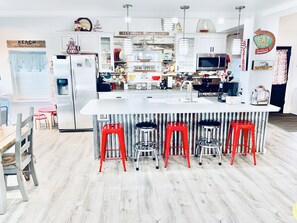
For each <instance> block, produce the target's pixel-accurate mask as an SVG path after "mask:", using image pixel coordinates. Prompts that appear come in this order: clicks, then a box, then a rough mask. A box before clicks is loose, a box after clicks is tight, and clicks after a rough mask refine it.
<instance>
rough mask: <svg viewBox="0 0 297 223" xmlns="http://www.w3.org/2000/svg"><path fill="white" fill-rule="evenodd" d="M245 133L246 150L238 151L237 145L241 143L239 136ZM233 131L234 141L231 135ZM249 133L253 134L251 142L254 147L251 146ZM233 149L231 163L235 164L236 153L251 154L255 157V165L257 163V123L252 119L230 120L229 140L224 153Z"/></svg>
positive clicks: (244, 144) (244, 143)
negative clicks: (251, 120)
mask: <svg viewBox="0 0 297 223" xmlns="http://www.w3.org/2000/svg"><path fill="white" fill-rule="evenodd" d="M241 132H242V133H243V134H242V135H243V147H244V152H243V153H242V152H237V147H238V146H241V145H239V136H240V133H241ZM232 133H233V139H232V141H233V143H232V145H231V146H230V143H231V135H232ZM249 134H250V135H251V143H252V147H250V146H249ZM228 150H231V161H230V164H231V165H233V163H234V159H235V154H244V155H247V154H251V155H252V156H253V159H254V165H256V140H255V125H254V123H252V122H250V121H244V120H234V121H231V122H230V128H229V131H228V136H227V141H226V148H225V150H224V155H226V153H227V151H228Z"/></svg>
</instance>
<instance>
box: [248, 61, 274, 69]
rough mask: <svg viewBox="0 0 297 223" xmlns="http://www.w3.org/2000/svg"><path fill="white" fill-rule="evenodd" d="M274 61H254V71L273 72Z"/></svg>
mask: <svg viewBox="0 0 297 223" xmlns="http://www.w3.org/2000/svg"><path fill="white" fill-rule="evenodd" d="M272 69H273V60H253V62H252V70H272Z"/></svg>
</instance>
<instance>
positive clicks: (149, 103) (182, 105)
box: [81, 98, 278, 159]
mask: <svg viewBox="0 0 297 223" xmlns="http://www.w3.org/2000/svg"><path fill="white" fill-rule="evenodd" d="M269 111H278V107H275V106H272V105H268V106H252V105H245V104H240V105H227V104H225V103H219V102H215V101H212V100H208V99H206V98H198V99H197V98H196V99H195V101H194V102H186V101H183V100H182V99H176V98H174V99H170V98H169V99H94V100H91V101H89V102H88V103H87V104H86V105H85V106H84V108H83V109H82V110H81V113H82V114H84V115H92V116H93V125H94V129H93V131H94V138H93V139H94V156H95V159H98V158H99V149H100V131H101V128H102V127H103V125H104V124H106V123H120V124H123V125H124V129H125V143H126V149H127V156H128V157H134V149H133V145H134V144H135V143H136V141H138V140H139V138H138V137H139V135H138V133H137V131H135V125H136V124H137V123H138V122H143V121H152V122H154V123H156V124H157V126H158V131H157V134H156V135H153V136H152V137H153V140H155V141H156V142H157V143H158V145H159V154H163V149H164V148H163V147H164V139H165V128H166V123H167V122H172V121H182V122H186V123H187V124H188V131H189V148H190V154H191V155H193V154H194V149H195V146H196V145H195V142H196V140H197V139H199V138H200V137H205V136H204V134H205V132H204V131H202V130H201V128H200V126H199V125H198V123H199V121H201V120H204V119H211V120H215V121H220V122H221V127H220V128H219V129H218V130H216V131H215V132H214V135H215V137H216V138H217V139H218V140H220V141H221V142H222V145H223V146H224V145H225V143H226V138H227V132H228V129H229V123H230V121H232V120H248V121H251V122H253V123H254V124H255V129H256V151H257V152H258V153H259V152H260V153H264V152H265V135H266V128H267V121H268V114H269ZM180 139H181V136H180V135H179V134H177V133H175V134H174V135H173V140H172V149H171V153H172V154H176V155H177V154H179V152H182V150H179V149H178V148H176V147H178V146H179V145H180ZM117 147H118V140H117V138H116V136H113V135H112V136H111V137H110V139H109V143H108V149H114V148H117ZM209 152H210V151H208V153H209ZM107 156H108V157H119V156H120V154H119V152H118V151H109V152H108V154H107Z"/></svg>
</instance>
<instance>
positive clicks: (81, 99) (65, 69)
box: [53, 54, 98, 131]
mask: <svg viewBox="0 0 297 223" xmlns="http://www.w3.org/2000/svg"><path fill="white" fill-rule="evenodd" d="M97 61H98V60H97V58H96V55H92V54H90V55H54V56H53V68H54V82H55V90H56V91H55V95H56V103H57V113H58V128H59V130H60V131H73V130H85V129H91V128H92V127H93V125H92V117H91V116H85V115H81V114H80V110H81V109H82V107H83V106H84V105H85V104H86V103H87V102H88V101H89V100H91V99H95V98H98V96H97V90H96V73H97V67H98V66H97Z"/></svg>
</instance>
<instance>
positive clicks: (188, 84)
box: [180, 80, 193, 102]
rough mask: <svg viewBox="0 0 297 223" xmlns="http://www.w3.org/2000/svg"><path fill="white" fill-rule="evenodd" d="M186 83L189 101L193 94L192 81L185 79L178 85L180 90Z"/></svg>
mask: <svg viewBox="0 0 297 223" xmlns="http://www.w3.org/2000/svg"><path fill="white" fill-rule="evenodd" d="M186 84H187V91H189V92H190V102H193V95H192V92H193V81H189V80H186V81H183V83H182V85H181V86H180V90H181V91H182V90H183V86H184V85H186Z"/></svg>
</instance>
